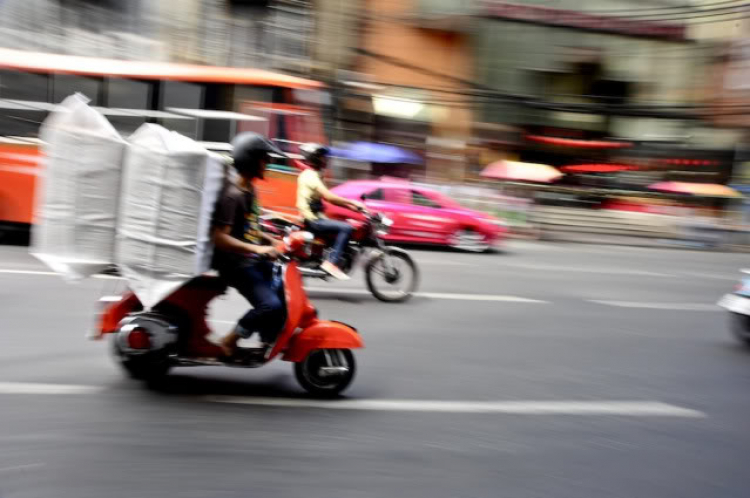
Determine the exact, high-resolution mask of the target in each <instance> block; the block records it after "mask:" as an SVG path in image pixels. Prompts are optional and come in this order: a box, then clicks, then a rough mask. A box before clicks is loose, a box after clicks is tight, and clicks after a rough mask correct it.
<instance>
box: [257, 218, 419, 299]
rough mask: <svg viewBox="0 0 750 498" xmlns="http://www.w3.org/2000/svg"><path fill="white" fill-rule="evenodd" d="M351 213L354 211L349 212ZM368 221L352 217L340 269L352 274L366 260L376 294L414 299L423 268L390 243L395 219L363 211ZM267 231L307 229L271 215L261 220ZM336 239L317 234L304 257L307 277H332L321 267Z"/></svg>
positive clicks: (303, 271)
mask: <svg viewBox="0 0 750 498" xmlns="http://www.w3.org/2000/svg"><path fill="white" fill-rule="evenodd" d="M349 213H350V215H351V216H355V214H354V213H352V212H351V211H349ZM356 216H358V217H360V216H363V217H364V220H349V222H350V223H351V224H352V225H354V234H353V235H352V238H351V240H350V241H349V245H348V246H347V247H346V250H345V251H344V254H343V255H342V259H341V261H340V262H339V264H338V266H339V268H340V269H341V270H342V271H343V272H344V273H346V274H348V275H350V274H352V272H353V271H354V269H355V268H356V266H357V263H359V262H360V261H363V262H364V268H365V281H366V283H367V288H368V289H369V290H370V292H371V293H372V295H373V296H375V297H376V298H377V299H379V300H381V301H385V302H403V301H406V300H408V299H409V298H411V296H412V295H413V294H414V292H415V291H416V290H417V285H418V284H419V271H418V270H417V265H416V263H415V262H414V260H413V259H412V258H411V256H410V255H409V253H407V252H406V251H404V250H403V249H399V248H396V247H390V246H386V245H385V242H384V241H383V238H384V237H385V236H387V234H388V230H389V229H390V227H391V224H392V221H391V220H390V219H389V218H387V217H386V216H384V215H382V214H380V213H372V212H368V213H363V214H362V215H356ZM261 226H262V227H263V229H264V230H266V231H268V232H269V233H271V234H274V235H276V236H282V235H284V234H285V233H294V232H296V231H300V230H303V226H302V225H301V224H298V223H296V222H294V221H290V220H289V219H286V218H283V217H279V216H275V215H271V216H264V217H263V218H262V221H261ZM332 243H333V241H332V240H328V239H326V238H325V237H316V238H315V240H314V241H313V243H312V245H311V246H310V251H309V252H308V253H307V254H306V255H304V256H302V257H301V258H300V266H299V271H300V273H301V274H302V276H303V277H308V278H319V279H322V280H328V279H330V278H331V276H330V275H329V274H328V273H327V272H325V271H324V270H322V269H321V268H320V265H321V264H322V263H323V261H325V259H326V255H327V252H328V251H329V250H330V249H329V248H330V247H331V245H332Z"/></svg>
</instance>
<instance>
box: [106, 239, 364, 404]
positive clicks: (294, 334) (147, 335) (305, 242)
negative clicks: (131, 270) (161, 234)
mask: <svg viewBox="0 0 750 498" xmlns="http://www.w3.org/2000/svg"><path fill="white" fill-rule="evenodd" d="M312 239H313V237H312V234H310V233H308V232H296V233H293V234H290V235H289V236H288V237H287V238H286V241H285V247H284V249H283V253H284V254H285V256H283V257H282V260H281V261H279V262H277V263H276V265H277V267H276V269H277V272H278V273H277V277H278V280H277V281H278V285H279V287H278V292H279V295H280V297H281V296H283V298H282V299H284V302H285V303H286V321H285V324H284V326H283V328H282V330H281V331H280V333H279V334H278V336H277V338H276V342H275V343H274V344H273V345H272V347H271V348H270V349H267V348H260V347H258V348H239V349H238V352H237V353H236V354H235V355H233V356H231V357H226V356H225V355H224V353H223V350H222V349H221V347H219V346H218V345H216V344H214V343H213V342H211V341H209V340H208V337H209V335H210V334H211V329H210V327H209V326H208V323H207V321H206V315H207V310H208V306H209V303H210V302H211V301H212V300H213V299H215V298H216V297H218V296H220V295H222V294H224V293H225V292H226V285H225V284H224V283H223V281H222V280H221V279H220V278H219V277H212V276H200V277H197V278H194V279H193V280H191V281H190V282H188V283H187V284H186V285H184V286H183V287H181V288H180V289H179V290H177V291H176V292H175V293H173V294H172V295H171V296H170V297H168V298H167V299H165V300H164V301H162V302H161V303H159V304H158V305H157V306H155V307H154V308H153V309H152V310H148V311H144V310H143V307H142V306H141V303H140V302H139V301H138V298H137V297H136V296H135V295H134V294H133V293H132V292H127V293H125V294H124V295H122V296H107V297H105V298H103V302H104V303H107V307H106V309H104V311H103V313H102V316H101V321H100V327H99V331H98V332H99V333H98V336H99V337H102V336H104V335H107V334H112V335H113V336H114V337H113V350H114V355H115V358H116V359H117V361H118V362H119V363H120V365H121V366H122V367H123V369H124V370H125V371H126V372H127V373H128V374H129V375H130V376H132V377H134V378H136V379H142V380H147V381H153V380H155V379H158V378H160V377H162V376H164V375H166V374H167V372H168V371H169V369H170V368H172V367H174V366H201V365H210V366H231V367H241V368H257V367H262V366H264V365H266V364H267V363H270V362H271V361H273V360H274V359H276V358H281V359H282V360H285V361H289V362H292V363H294V372H295V375H296V377H297V380H298V381H299V383H300V384H301V385H302V387H303V388H305V389H306V390H307V391H308V392H310V393H311V394H313V395H317V396H324V397H326V396H335V395H337V394H339V393H340V392H341V391H343V390H344V389H346V388H347V387H348V386H349V384H350V383H351V381H352V379H353V378H354V373H355V369H356V364H355V360H354V354H353V353H352V349H356V348H362V347H364V344H363V342H362V339H361V338H360V336H359V334H358V333H357V331H356V329H354V328H353V327H350V326H349V325H346V324H343V323H340V322H333V321H325V320H320V319H318V316H317V310H316V309H315V308H314V307H313V306H312V304H311V303H310V301H309V300H308V298H307V295H306V294H305V290H304V288H303V286H302V276H301V274H300V271H299V269H298V263H297V261H298V260H299V259H300V258H301V257H304V256H305V255H306V254H307V253H308V252H309V246H310V243H311V242H312Z"/></svg>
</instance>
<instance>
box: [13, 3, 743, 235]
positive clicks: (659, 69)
mask: <svg viewBox="0 0 750 498" xmlns="http://www.w3.org/2000/svg"><path fill="white" fill-rule="evenodd" d="M748 34H750V5H748V4H746V3H743V2H740V1H718V0H706V1H694V2H684V1H640V0H637V1H636V0H634V1H622V0H618V1H607V0H597V1H593V0H591V1H567V0H556V1H517V2H514V3H508V2H501V1H494V0H484V1H480V0H462V1H457V0H346V1H344V0H315V1H303V0H294V1H293V0H181V1H179V2H170V1H166V0H160V1H156V0H152V1H142V0H122V1H115V0H4V1H3V2H1V3H0V47H2V50H0V68H2V70H0V135H2V137H3V144H2V146H3V149H2V154H0V175H3V176H2V177H0V222H3V226H4V227H5V228H6V233H10V232H9V231H8V230H7V229H8V228H15V229H19V228H20V229H23V228H24V227H25V226H27V225H28V224H29V223H31V221H32V220H31V219H30V216H31V214H30V213H31V205H32V198H33V194H32V192H33V183H34V181H33V169H34V167H35V164H36V163H35V161H36V160H37V159H36V156H35V154H36V153H35V149H34V148H35V147H36V146H37V145H38V136H39V124H40V123H41V122H42V121H43V120H44V118H45V117H46V115H47V113H48V112H49V111H50V110H51V109H52V108H53V107H54V104H56V103H59V102H60V101H61V100H62V99H63V98H64V97H66V96H67V95H69V94H71V93H73V92H76V91H78V92H81V93H83V94H85V95H86V96H87V97H88V98H89V99H91V100H92V103H93V105H95V106H98V107H100V108H101V109H102V110H103V112H104V113H105V115H107V117H108V118H109V119H110V121H111V122H112V123H113V124H114V125H115V126H116V127H117V128H118V130H119V131H121V133H123V134H124V135H127V134H129V133H131V132H132V131H133V130H135V129H136V128H137V127H138V126H140V124H142V123H143V122H146V121H151V122H158V123H160V124H162V125H164V126H166V127H168V128H170V129H175V130H177V131H180V132H181V133H184V134H186V135H188V136H190V137H192V138H195V139H197V140H199V141H203V142H204V143H206V144H209V145H210V146H211V147H212V148H215V149H218V150H227V147H228V146H227V143H228V142H229V141H230V140H231V138H232V136H233V135H234V134H235V133H237V132H238V131H242V130H248V129H252V130H256V131H261V132H263V133H266V134H267V135H269V136H270V137H271V138H272V139H274V140H276V141H277V142H278V143H279V144H280V145H282V146H283V147H284V148H285V149H286V150H287V151H288V152H290V153H291V154H292V156H293V157H296V156H295V153H296V147H297V145H298V144H299V143H302V142H306V141H319V142H325V143H329V144H331V145H333V146H335V147H340V148H341V149H342V150H346V147H347V145H348V144H351V143H354V142H374V143H379V144H389V145H394V146H397V147H399V148H400V149H402V150H403V151H406V152H409V153H412V154H413V155H409V156H408V157H412V158H413V157H417V158H418V159H416V160H410V161H408V162H398V160H392V161H389V162H379V161H370V160H368V157H356V158H354V160H353V159H352V158H351V157H347V155H346V154H341V157H340V158H339V159H337V160H336V161H335V163H334V168H333V171H332V178H331V180H332V181H333V182H334V183H338V182H343V181H346V180H352V179H359V178H364V177H382V176H388V177H399V178H408V179H410V180H411V181H414V182H418V183H422V184H425V185H427V186H431V187H435V188H438V189H439V190H442V191H443V193H445V194H447V195H449V196H451V197H453V198H454V199H456V200H458V201H459V202H461V203H463V204H465V205H468V206H470V207H472V208H475V209H479V210H482V211H487V212H491V213H492V214H494V215H496V216H499V217H501V218H502V219H505V220H506V221H507V222H508V224H509V225H510V228H511V234H512V235H516V236H524V237H543V238H550V239H555V238H563V239H568V240H571V239H572V240H584V239H585V240H590V239H592V238H593V239H596V240H597V241H616V242H617V241H623V240H625V241H628V242H633V241H635V243H638V244H653V243H657V244H663V243H680V244H702V245H722V246H724V247H731V248H741V247H744V246H746V245H747V244H748V243H749V242H750V239H748V237H747V235H746V232H747V226H748V209H747V203H746V202H745V201H744V196H743V194H744V193H746V192H750V190H749V188H750V187H748V185H747V184H748V183H749V182H750V168H748V164H750V163H749V162H748V161H750V151H748V145H747V143H748V141H749V140H750V137H748V133H747V130H748V126H750V101H748V97H749V96H750V92H748V88H750V43H748ZM90 58H91V59H90ZM174 64H178V65H174ZM290 76H294V77H297V78H290ZM215 111H220V112H218V113H217V112H215ZM232 113H240V114H241V115H238V114H232ZM373 159H377V158H373ZM501 161H512V162H513V163H514V164H515V163H517V162H520V163H531V164H530V165H527V164H526V165H524V166H523V168H522V169H525V170H527V173H526V174H517V175H511V176H508V175H506V174H503V173H502V172H500V173H498V171H500V170H502V168H500V166H499V165H502V164H503V163H499V162H501ZM277 162H278V164H277V165H276V168H275V169H276V170H277V171H278V172H286V173H290V172H291V173H293V172H294V171H295V167H294V166H295V165H294V161H293V160H292V161H277ZM493 164H494V166H495V168H494V169H493V168H488V166H490V165H493ZM536 164H544V165H549V166H552V167H554V168H556V169H557V171H558V172H559V173H560V175H558V176H557V177H555V178H551V179H550V178H547V179H540V178H539V177H538V176H536V175H535V173H534V170H535V169H536V168H537V167H536V166H535V165H536ZM30 176H31V177H30ZM271 176H272V178H271V180H274V178H275V179H276V180H278V181H279V182H280V183H278V184H276V185H272V186H271V187H269V189H267V190H269V191H273V193H272V194H267V198H266V199H264V200H265V202H264V205H266V207H268V208H271V209H273V208H274V207H275V208H278V209H279V210H281V211H283V210H284V209H285V208H289V207H290V206H289V204H290V202H289V195H288V194H289V189H290V185H292V184H293V180H292V181H287V182H286V183H288V184H289V185H286V184H285V182H284V181H283V178H286V177H283V176H282V175H280V174H279V175H276V176H275V177H274V176H273V175H271ZM287 176H288V175H287ZM287 180H289V179H287ZM665 182H666V183H665ZM672 182H677V183H672ZM706 185H708V187H706ZM717 185H721V186H728V187H729V188H720V187H717ZM283 192H286V194H284V193H283Z"/></svg>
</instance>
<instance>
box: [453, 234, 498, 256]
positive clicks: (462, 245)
mask: <svg viewBox="0 0 750 498" xmlns="http://www.w3.org/2000/svg"><path fill="white" fill-rule="evenodd" d="M448 245H450V246H451V247H452V248H454V249H457V250H459V251H467V252H487V251H488V250H489V249H490V244H489V243H488V242H487V237H485V236H484V235H482V234H481V233H478V232H475V231H474V230H471V229H468V228H466V229H460V230H456V231H455V232H453V235H451V237H450V239H449V243H448Z"/></svg>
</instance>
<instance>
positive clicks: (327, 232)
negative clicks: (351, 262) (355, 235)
mask: <svg viewBox="0 0 750 498" xmlns="http://www.w3.org/2000/svg"><path fill="white" fill-rule="evenodd" d="M306 223H307V226H308V227H309V228H310V230H311V231H312V232H313V233H314V234H315V235H322V236H324V237H326V236H331V237H333V236H335V237H336V241H335V242H334V243H333V246H332V247H331V253H330V254H329V255H328V261H330V262H331V263H333V264H334V265H338V264H339V261H340V260H341V255H342V254H343V253H344V249H346V245H347V244H348V243H349V239H351V238H352V232H353V231H354V229H353V228H352V226H351V225H350V224H349V223H346V222H343V221H334V220H307V221H306Z"/></svg>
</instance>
